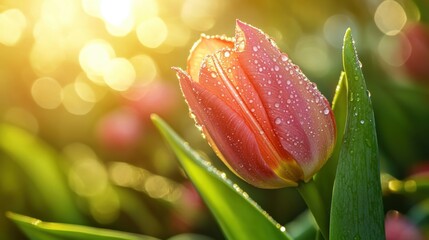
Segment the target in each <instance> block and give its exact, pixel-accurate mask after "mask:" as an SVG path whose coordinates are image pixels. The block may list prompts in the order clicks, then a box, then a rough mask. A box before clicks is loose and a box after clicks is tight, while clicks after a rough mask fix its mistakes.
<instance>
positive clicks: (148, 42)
mask: <svg viewBox="0 0 429 240" xmlns="http://www.w3.org/2000/svg"><path fill="white" fill-rule="evenodd" d="M136 32H137V37H138V39H139V41H140V43H141V44H143V45H144V46H146V47H148V48H157V47H159V46H160V45H161V44H162V43H163V42H164V41H165V39H166V38H167V34H168V28H167V25H166V24H165V23H164V21H163V20H162V19H161V18H158V17H156V18H150V19H147V20H145V21H143V22H141V23H140V24H139V26H138V27H137V29H136Z"/></svg>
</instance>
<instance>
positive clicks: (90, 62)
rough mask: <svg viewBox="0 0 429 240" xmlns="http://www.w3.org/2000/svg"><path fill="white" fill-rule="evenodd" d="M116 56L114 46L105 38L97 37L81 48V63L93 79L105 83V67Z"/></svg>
mask: <svg viewBox="0 0 429 240" xmlns="http://www.w3.org/2000/svg"><path fill="white" fill-rule="evenodd" d="M114 57H115V51H114V50H113V48H112V46H111V45H110V44H109V43H108V42H106V41H105V40H102V39H97V40H92V41H90V42H88V43H86V44H85V46H84V47H83V48H82V49H81V50H80V53H79V63H80V66H81V67H82V69H83V70H84V71H85V73H86V74H87V76H88V78H89V79H90V80H91V81H93V82H95V83H98V84H104V82H103V79H102V77H103V73H104V69H105V68H106V66H107V65H108V63H109V62H110V60H111V59H112V58H114Z"/></svg>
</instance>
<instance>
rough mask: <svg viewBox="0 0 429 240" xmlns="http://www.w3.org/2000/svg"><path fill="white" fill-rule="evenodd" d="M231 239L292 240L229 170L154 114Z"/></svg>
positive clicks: (158, 124) (192, 179)
mask: <svg viewBox="0 0 429 240" xmlns="http://www.w3.org/2000/svg"><path fill="white" fill-rule="evenodd" d="M152 121H153V122H154V123H155V125H156V126H157V127H158V129H159V131H160V132H161V133H162V135H163V136H164V138H165V139H166V140H167V142H168V144H169V145H170V146H171V147H172V148H173V150H174V152H175V153H176V155H177V157H178V158H179V160H180V163H181V165H182V167H183V168H184V170H185V172H186V174H187V175H188V177H189V178H190V179H191V181H192V182H193V184H194V185H195V187H196V188H197V189H198V191H199V193H200V194H201V196H202V198H203V199H204V201H205V203H206V204H207V206H208V207H209V208H210V210H211V211H212V213H213V215H214V216H215V218H216V220H217V221H218V223H219V225H220V227H221V228H222V230H223V232H224V234H225V236H226V237H227V238H228V239H276V240H279V239H290V237H289V236H288V235H287V234H286V233H285V232H282V231H281V230H280V225H279V224H278V223H276V222H275V221H274V220H273V219H272V218H271V217H269V216H268V215H267V213H266V212H265V211H263V210H262V209H261V208H260V207H259V206H258V205H256V203H255V202H254V201H253V200H251V199H250V198H249V197H248V195H247V194H246V193H245V192H243V191H242V190H241V189H240V188H239V187H238V185H236V184H234V183H232V182H231V181H230V180H229V179H228V178H227V177H226V174H225V173H221V172H219V171H218V170H217V169H215V168H214V167H213V166H211V164H210V163H209V162H207V161H205V160H203V159H202V158H201V157H200V156H199V155H198V154H197V153H196V152H195V151H194V150H192V149H191V148H190V147H189V146H188V145H187V144H186V143H185V142H184V141H183V140H182V139H181V138H180V137H179V136H178V135H177V134H176V133H175V132H174V131H173V130H172V129H171V128H170V127H169V126H168V125H167V124H166V123H165V122H164V121H163V120H162V119H161V118H159V117H158V116H156V115H153V116H152Z"/></svg>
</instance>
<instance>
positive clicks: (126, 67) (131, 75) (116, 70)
mask: <svg viewBox="0 0 429 240" xmlns="http://www.w3.org/2000/svg"><path fill="white" fill-rule="evenodd" d="M103 77H104V81H105V82H106V84H107V86H109V87H111V88H112V89H114V90H117V91H125V90H127V89H128V88H129V87H131V85H132V84H133V83H134V81H135V79H136V71H135V70H134V67H133V65H132V64H131V63H130V62H129V61H128V60H127V59H125V58H115V59H112V60H111V61H110V62H109V63H108V64H107V66H106V68H105V69H104V72H103Z"/></svg>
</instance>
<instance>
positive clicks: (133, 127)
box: [97, 108, 142, 150]
mask: <svg viewBox="0 0 429 240" xmlns="http://www.w3.org/2000/svg"><path fill="white" fill-rule="evenodd" d="M141 134H142V124H141V120H140V119H139V117H138V116H137V113H136V112H135V111H134V110H132V109H128V108H123V109H119V110H115V111H113V112H110V113H108V114H106V115H105V116H103V118H102V119H101V120H100V121H99V122H98V126H97V135H98V138H99V140H100V141H101V143H102V145H104V146H105V147H106V148H109V149H113V150H128V149H131V148H133V147H135V146H136V145H137V143H138V140H139V138H140V136H141Z"/></svg>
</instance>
